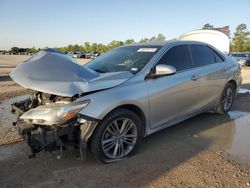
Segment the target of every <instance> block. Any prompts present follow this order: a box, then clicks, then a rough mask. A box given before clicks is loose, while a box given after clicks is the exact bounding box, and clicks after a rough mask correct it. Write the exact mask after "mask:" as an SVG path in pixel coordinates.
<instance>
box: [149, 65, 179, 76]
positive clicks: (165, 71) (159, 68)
mask: <svg viewBox="0 0 250 188" xmlns="http://www.w3.org/2000/svg"><path fill="white" fill-rule="evenodd" d="M175 73H176V69H175V67H173V66H171V65H164V64H159V65H156V67H155V72H154V76H156V77H159V76H167V75H172V74H175Z"/></svg>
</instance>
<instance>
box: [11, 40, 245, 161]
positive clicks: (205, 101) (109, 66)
mask: <svg viewBox="0 0 250 188" xmlns="http://www.w3.org/2000/svg"><path fill="white" fill-rule="evenodd" d="M45 57H46V58H45ZM44 59H46V61H44ZM54 67H56V69H55V68H54ZM10 76H11V78H12V79H13V80H14V81H15V82H16V83H18V84H20V85H21V86H23V87H25V88H29V89H32V90H35V92H34V94H33V95H32V96H31V97H30V98H29V99H27V100H24V101H21V102H17V103H14V104H13V105H12V111H13V112H14V113H16V114H17V116H18V119H17V121H16V122H15V123H14V124H15V126H16V127H17V129H18V130H19V134H21V135H22V136H23V137H24V138H26V139H27V141H28V145H29V146H30V148H31V151H32V155H31V157H34V156H35V154H36V153H38V152H39V151H52V150H56V149H58V148H59V150H60V153H61V152H62V148H67V147H68V144H69V143H71V144H74V145H75V148H79V153H80V154H81V157H82V158H83V157H84V156H85V155H84V154H85V153H86V148H87V145H89V148H90V150H91V152H92V154H93V155H94V157H95V158H96V159H97V160H99V161H101V162H103V163H112V162H115V161H119V160H121V159H124V158H126V157H128V156H130V155H131V154H132V153H133V151H135V149H136V148H137V147H138V145H139V144H140V142H141V140H142V138H143V137H145V136H147V135H150V134H152V133H154V132H156V131H159V130H161V129H164V128H166V127H169V126H171V125H174V124H176V123H178V122H181V121H183V120H185V119H188V118H190V117H193V116H195V115H197V114H200V113H203V112H206V111H211V110H212V111H214V112H216V113H219V114H225V113H227V112H228V111H229V110H230V108H231V106H232V104H233V101H234V96H235V94H236V93H237V91H238V89H239V86H240V84H241V80H242V78H241V71H240V67H239V64H238V63H237V62H236V61H235V60H233V59H232V58H231V57H229V56H227V55H224V54H223V53H221V52H220V51H218V50H217V49H215V48H214V47H212V46H210V45H208V44H205V43H201V42H193V41H169V42H162V43H145V44H133V45H127V46H121V47H118V48H116V49H113V50H111V51H109V52H107V53H105V54H103V55H102V56H100V57H98V58H96V59H94V60H92V61H90V62H89V63H88V64H86V65H84V66H80V65H79V64H77V63H74V62H73V60H70V58H68V57H67V56H65V55H64V54H61V53H57V52H51V51H50V52H46V51H43V52H40V53H38V54H37V55H36V56H34V57H33V58H31V59H29V60H28V61H26V62H25V63H21V64H19V65H18V66H17V67H16V68H15V69H14V70H13V71H12V72H11V74H10Z"/></svg>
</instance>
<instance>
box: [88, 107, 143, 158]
mask: <svg viewBox="0 0 250 188" xmlns="http://www.w3.org/2000/svg"><path fill="white" fill-rule="evenodd" d="M142 130H143V129H142V121H141V119H140V118H139V117H138V116H137V115H136V114H135V113H134V112H132V111H130V110H127V109H123V108H120V109H118V110H115V111H113V112H111V113H110V114H108V115H107V116H106V117H105V118H104V119H103V120H102V121H101V122H100V123H99V124H98V126H97V128H96V130H95V131H94V133H93V135H92V137H91V143H90V149H91V151H92V153H93V155H94V157H95V158H96V159H97V160H98V161H100V162H102V163H113V162H116V161H119V160H121V159H123V158H126V157H128V156H130V155H131V154H132V153H133V152H134V150H135V149H136V147H137V146H138V144H139V143H140V142H141V140H142V138H143V131H142Z"/></svg>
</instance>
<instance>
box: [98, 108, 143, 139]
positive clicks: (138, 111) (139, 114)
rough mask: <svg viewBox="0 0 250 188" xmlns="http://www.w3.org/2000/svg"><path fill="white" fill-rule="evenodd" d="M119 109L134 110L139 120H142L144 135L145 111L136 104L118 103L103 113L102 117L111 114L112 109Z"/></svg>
mask: <svg viewBox="0 0 250 188" xmlns="http://www.w3.org/2000/svg"><path fill="white" fill-rule="evenodd" d="M119 109H126V110H130V111H132V112H134V113H135V114H136V115H137V116H138V117H139V118H140V120H141V121H142V127H143V130H142V131H143V135H144V136H145V133H146V116H145V113H144V112H143V110H142V109H141V108H140V107H139V106H137V105H135V104H122V105H119V106H117V107H115V108H113V109H112V110H110V111H109V112H108V113H107V114H105V116H104V118H105V117H107V116H108V115H109V114H111V113H113V112H114V111H116V110H119ZM104 118H103V119H104ZM100 122H101V121H100ZM97 126H98V125H97Z"/></svg>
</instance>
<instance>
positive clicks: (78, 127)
mask: <svg viewBox="0 0 250 188" xmlns="http://www.w3.org/2000/svg"><path fill="white" fill-rule="evenodd" d="M12 112H13V113H15V114H16V115H17V116H20V114H22V113H23V109H20V106H18V105H17V104H13V105H12ZM97 124H98V120H97V119H94V118H90V117H86V116H83V115H81V114H78V115H77V117H76V118H74V119H73V120H71V121H69V122H67V123H65V124H63V125H48V126H46V125H39V124H32V123H27V122H25V121H23V120H21V119H19V118H18V119H17V121H16V122H13V125H14V126H15V127H16V129H17V130H18V133H19V135H21V136H22V137H23V138H24V139H25V140H26V142H27V144H28V146H29V147H30V149H31V154H30V155H29V158H35V157H36V154H37V153H39V152H45V151H49V152H50V151H59V156H60V157H61V156H62V151H63V150H64V149H67V148H72V146H73V148H75V149H79V154H80V157H81V159H84V158H86V150H87V142H88V140H89V138H90V137H91V135H92V133H93V131H94V129H95V128H96V126H97Z"/></svg>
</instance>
